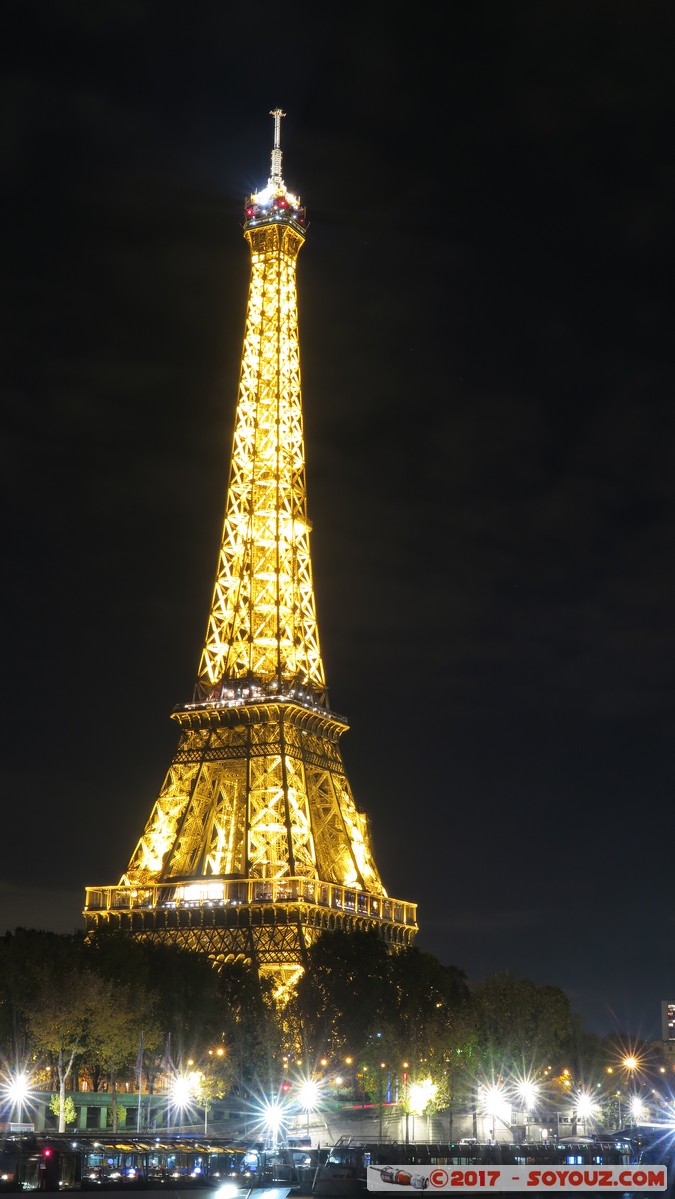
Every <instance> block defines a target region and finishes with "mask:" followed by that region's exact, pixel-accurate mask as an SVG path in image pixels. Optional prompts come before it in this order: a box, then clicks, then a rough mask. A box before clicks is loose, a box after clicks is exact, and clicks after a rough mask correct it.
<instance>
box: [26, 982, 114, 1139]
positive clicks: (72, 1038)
mask: <svg viewBox="0 0 675 1199" xmlns="http://www.w3.org/2000/svg"><path fill="white" fill-rule="evenodd" d="M54 965H55V964H50V966H43V967H41V968H40V969H39V970H38V971H36V974H35V978H34V981H35V992H34V996H33V998H32V999H31V1000H29V1001H27V1003H26V1008H25V1011H26V1016H27V1020H28V1028H29V1032H30V1036H31V1038H32V1041H33V1044H34V1046H35V1048H36V1049H37V1051H38V1052H40V1053H42V1054H44V1055H45V1056H46V1057H47V1058H48V1059H49V1060H50V1061H51V1062H52V1064H53V1065H54V1068H55V1070H56V1077H57V1082H58V1091H59V1132H65V1131H66V1083H67V1081H68V1079H69V1078H70V1076H71V1073H72V1069H73V1063H74V1062H75V1059H76V1057H77V1056H78V1054H80V1053H82V1052H83V1049H84V1047H85V1045H86V1041H87V1034H88V1028H89V1022H90V1020H91V1018H92V1015H93V1014H94V1007H95V1002H96V994H97V979H96V976H95V975H92V974H91V973H90V972H89V971H87V970H81V969H77V968H76V967H74V966H73V967H70V968H65V969H63V968H62V969H58V968H54ZM56 965H60V966H63V963H57V964H56Z"/></svg>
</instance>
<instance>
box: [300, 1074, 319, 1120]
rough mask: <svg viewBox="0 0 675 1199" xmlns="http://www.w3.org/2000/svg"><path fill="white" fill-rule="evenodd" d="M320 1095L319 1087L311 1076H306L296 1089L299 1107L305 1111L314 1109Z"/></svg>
mask: <svg viewBox="0 0 675 1199" xmlns="http://www.w3.org/2000/svg"><path fill="white" fill-rule="evenodd" d="M320 1095H321V1088H320V1086H319V1084H318V1082H315V1081H314V1079H312V1078H306V1079H305V1080H304V1082H303V1083H302V1085H301V1086H300V1090H299V1091H298V1099H299V1101H300V1107H301V1108H303V1110H304V1111H306V1112H312V1111H314V1108H315V1107H316V1105H317V1103H318V1101H319V1097H320Z"/></svg>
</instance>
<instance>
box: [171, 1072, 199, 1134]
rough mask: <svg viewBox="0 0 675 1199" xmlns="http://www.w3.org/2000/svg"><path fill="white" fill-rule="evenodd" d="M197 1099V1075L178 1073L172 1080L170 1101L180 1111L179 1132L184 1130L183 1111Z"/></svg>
mask: <svg viewBox="0 0 675 1199" xmlns="http://www.w3.org/2000/svg"><path fill="white" fill-rule="evenodd" d="M194 1099H195V1076H194V1074H176V1075H174V1078H173V1080H172V1082H171V1090H170V1091H169V1102H170V1104H171V1107H172V1108H173V1109H174V1110H175V1111H177V1112H178V1132H179V1134H180V1133H181V1132H182V1131H183V1128H182V1124H183V1113H184V1112H185V1110H186V1109H187V1108H189V1107H190V1105H191V1104H192V1103H194Z"/></svg>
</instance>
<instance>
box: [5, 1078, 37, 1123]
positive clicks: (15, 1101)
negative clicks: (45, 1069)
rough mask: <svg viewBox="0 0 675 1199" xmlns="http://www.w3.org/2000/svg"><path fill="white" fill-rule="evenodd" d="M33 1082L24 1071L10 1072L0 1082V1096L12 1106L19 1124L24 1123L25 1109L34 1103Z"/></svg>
mask: <svg viewBox="0 0 675 1199" xmlns="http://www.w3.org/2000/svg"><path fill="white" fill-rule="evenodd" d="M30 1084H31V1080H30V1077H29V1076H28V1074H26V1072H25V1071H24V1070H16V1071H15V1070H8V1071H7V1072H6V1073H5V1074H3V1076H2V1081H1V1082H0V1096H2V1098H3V1099H4V1100H5V1101H9V1103H11V1105H12V1110H13V1113H14V1114H15V1116H16V1119H17V1123H19V1124H21V1123H22V1122H23V1120H22V1117H23V1109H24V1108H25V1107H26V1108H27V1107H29V1106H30V1104H31V1103H32V1101H33V1095H32V1092H31V1086H30Z"/></svg>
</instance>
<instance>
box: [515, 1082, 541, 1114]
mask: <svg viewBox="0 0 675 1199" xmlns="http://www.w3.org/2000/svg"><path fill="white" fill-rule="evenodd" d="M516 1091H517V1092H518V1095H519V1096H520V1098H521V1100H522V1102H523V1107H524V1108H525V1111H526V1112H531V1111H532V1109H533V1108H534V1106H535V1104H536V1102H537V1099H538V1097H539V1087H538V1086H537V1084H536V1082H530V1080H529V1079H527V1078H524V1079H522V1081H521V1082H519V1083H518V1084H517V1085H516Z"/></svg>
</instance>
